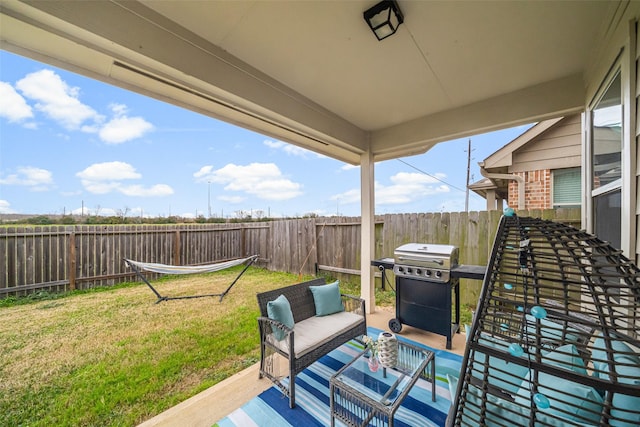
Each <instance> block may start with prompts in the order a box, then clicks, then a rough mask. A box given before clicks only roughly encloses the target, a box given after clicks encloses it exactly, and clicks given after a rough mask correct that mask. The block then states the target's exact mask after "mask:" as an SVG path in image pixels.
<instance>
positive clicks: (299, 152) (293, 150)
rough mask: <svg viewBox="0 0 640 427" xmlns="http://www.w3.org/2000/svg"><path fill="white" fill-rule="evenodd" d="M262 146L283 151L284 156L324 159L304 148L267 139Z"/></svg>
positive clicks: (320, 155)
mask: <svg viewBox="0 0 640 427" xmlns="http://www.w3.org/2000/svg"><path fill="white" fill-rule="evenodd" d="M264 145H266V146H267V147H269V148H273V149H274V150H281V151H284V152H285V153H286V154H288V155H290V156H296V157H302V158H306V157H307V155H313V156H316V157H319V158H322V157H326V156H324V155H322V154H319V153H314V152H313V151H311V150H307V149H306V148H302V147H298V146H297V145H293V144H288V143H286V142H282V141H271V140H269V139H266V140H264Z"/></svg>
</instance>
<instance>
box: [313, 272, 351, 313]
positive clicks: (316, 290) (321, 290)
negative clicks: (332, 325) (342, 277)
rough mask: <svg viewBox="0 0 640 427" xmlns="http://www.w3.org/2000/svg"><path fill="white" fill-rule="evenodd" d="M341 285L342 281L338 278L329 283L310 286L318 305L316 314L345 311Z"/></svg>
mask: <svg viewBox="0 0 640 427" xmlns="http://www.w3.org/2000/svg"><path fill="white" fill-rule="evenodd" d="M339 285H340V282H339V281H337V280H336V281H335V282H333V283H329V284H328V285H321V286H309V289H310V290H311V293H312V294H313V302H314V304H315V306H316V316H327V315H329V314H333V313H338V312H340V311H344V305H342V298H340V288H339Z"/></svg>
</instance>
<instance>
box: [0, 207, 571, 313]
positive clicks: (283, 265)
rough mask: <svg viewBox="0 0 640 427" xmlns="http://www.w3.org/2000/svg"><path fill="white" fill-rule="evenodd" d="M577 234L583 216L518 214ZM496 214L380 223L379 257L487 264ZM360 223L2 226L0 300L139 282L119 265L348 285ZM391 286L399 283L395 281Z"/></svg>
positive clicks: (475, 286)
mask: <svg viewBox="0 0 640 427" xmlns="http://www.w3.org/2000/svg"><path fill="white" fill-rule="evenodd" d="M518 214H519V215H521V216H533V217H541V218H545V219H552V220H558V221H562V222H567V223H570V224H572V225H574V226H579V223H580V211H579V210H578V209H558V210H544V211H522V212H518ZM500 215H501V214H500V212H496V211H493V212H486V211H483V212H469V213H464V212H463V213H419V214H389V215H383V216H376V221H375V241H376V247H375V257H376V258H383V257H393V252H394V250H395V248H396V247H398V246H400V245H402V244H404V243H410V242H423V243H439V244H450V245H454V246H458V247H459V248H460V263H461V264H473V265H486V263H487V256H488V253H489V251H490V249H491V245H492V244H493V239H494V235H495V230H496V228H497V224H498V221H499V219H500ZM360 235H361V227H360V218H359V217H354V218H350V217H330V218H302V219H294V220H281V221H271V222H251V223H242V224H183V225H139V226H138V225H122V226H119V225H108V226H104V225H102V226H88V225H77V226H41V227H5V228H0V263H1V264H0V266H1V267H2V271H1V272H0V297H3V296H8V295H24V294H27V293H31V292H36V291H38V290H47V291H62V290H73V289H85V288H91V287H96V286H108V285H113V284H116V283H119V282H123V281H132V280H135V279H136V278H135V275H134V273H133V272H132V271H131V270H130V269H128V268H127V266H126V265H125V264H124V262H123V261H122V260H123V258H128V259H133V260H136V261H144V262H157V263H162V264H172V265H198V264H207V263H215V262H220V261H225V260H230V259H236V258H243V257H246V256H250V255H259V256H260V258H259V260H258V262H257V264H256V265H258V266H261V267H264V268H267V269H269V270H274V271H286V272H291V273H296V274H299V273H300V274H313V273H315V272H316V269H319V270H321V271H328V272H331V273H332V274H333V275H336V276H338V277H340V278H344V279H352V280H353V279H355V278H356V277H354V276H357V275H359V274H360V252H361V251H360ZM390 276H391V277H390V278H391V280H393V276H392V275H390ZM480 286H481V283H479V282H478V281H465V280H463V281H462V283H461V287H462V289H461V296H462V300H463V303H468V304H475V302H476V301H477V297H478V294H479V291H480Z"/></svg>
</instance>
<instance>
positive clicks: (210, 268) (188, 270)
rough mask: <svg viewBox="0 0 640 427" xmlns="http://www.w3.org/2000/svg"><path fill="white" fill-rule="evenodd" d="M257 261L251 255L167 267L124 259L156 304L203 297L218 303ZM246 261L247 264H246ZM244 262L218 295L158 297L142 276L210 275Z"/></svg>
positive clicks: (158, 294)
mask: <svg viewBox="0 0 640 427" xmlns="http://www.w3.org/2000/svg"><path fill="white" fill-rule="evenodd" d="M257 259H258V255H253V256H250V257H247V258H241V259H235V260H231V261H225V262H219V263H216V264H207V265H192V266H183V265H167V264H156V263H151V262H139V261H132V260H130V259H126V258H124V262H126V263H127V265H129V267H131V268H132V269H133V271H135V273H136V275H137V276H138V277H140V278H141V279H142V281H143V282H144V283H146V284H147V286H148V287H149V289H151V290H152V291H153V293H154V294H155V295H156V296H157V297H158V300H157V301H156V304H158V303H160V302H162V301H169V300H174V299H191V298H204V297H220V302H222V299H223V298H224V296H225V295H227V293H228V292H229V291H230V290H231V288H232V287H233V285H235V284H236V282H237V281H238V280H239V279H240V277H242V275H243V274H244V272H245V271H247V269H248V268H249V267H250V266H251V265H252V264H253V263H254V262H256V260H257ZM247 261H248V262H247ZM244 262H247V265H245V267H244V269H242V271H241V272H240V274H238V276H237V277H236V278H235V279H234V280H233V282H231V284H230V285H229V286H228V287H227V289H225V290H224V292H222V293H220V294H202V295H186V296H180V297H171V296H166V295H164V296H163V295H160V292H158V290H157V289H156V288H154V287H153V285H151V283H149V281H148V280H147V278H146V277H145V276H144V274H142V271H143V270H146V271H150V272H153V273H161V274H196V273H211V272H214V271H220V270H226V269H227V268H231V267H235V266H236V265H240V264H242V263H244Z"/></svg>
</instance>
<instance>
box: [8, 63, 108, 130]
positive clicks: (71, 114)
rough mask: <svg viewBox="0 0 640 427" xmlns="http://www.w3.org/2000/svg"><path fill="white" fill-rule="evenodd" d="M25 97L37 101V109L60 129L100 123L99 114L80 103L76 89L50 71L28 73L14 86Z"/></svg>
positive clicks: (73, 128) (71, 128)
mask: <svg viewBox="0 0 640 427" xmlns="http://www.w3.org/2000/svg"><path fill="white" fill-rule="evenodd" d="M16 87H17V88H18V90H20V92H22V94H23V95H24V96H26V97H27V98H30V99H33V100H34V101H36V105H35V107H36V109H37V110H39V111H42V112H43V113H44V114H45V115H47V116H48V117H49V118H51V119H53V120H55V121H57V122H58V123H60V124H61V125H62V126H63V127H65V128H67V129H70V130H76V129H79V128H80V126H81V125H82V124H83V123H84V122H85V121H87V120H93V121H100V120H101V117H100V115H99V114H98V113H97V112H96V111H95V110H94V109H93V108H91V107H89V106H88V105H85V104H83V103H82V102H81V101H80V100H79V93H80V91H79V89H78V88H74V87H69V85H67V83H65V82H64V81H63V80H62V78H60V76H59V75H57V74H56V73H55V72H53V71H52V70H46V69H45V70H40V71H36V72H35V73H31V74H27V75H26V76H25V77H24V78H22V79H21V80H19V81H18V82H17V83H16Z"/></svg>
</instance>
